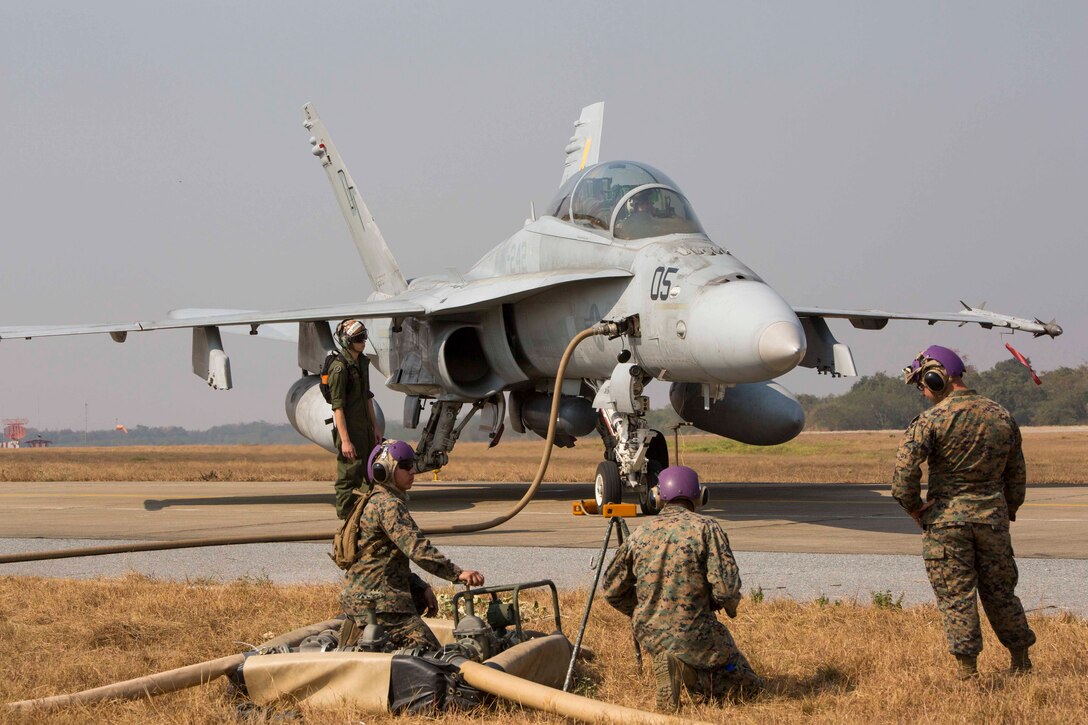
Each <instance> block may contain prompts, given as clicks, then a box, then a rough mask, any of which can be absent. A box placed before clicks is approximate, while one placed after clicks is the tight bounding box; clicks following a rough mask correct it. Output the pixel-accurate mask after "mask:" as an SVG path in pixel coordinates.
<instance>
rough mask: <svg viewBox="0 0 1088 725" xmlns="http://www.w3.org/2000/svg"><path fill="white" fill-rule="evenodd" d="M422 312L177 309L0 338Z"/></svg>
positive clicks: (403, 307) (404, 308)
mask: <svg viewBox="0 0 1088 725" xmlns="http://www.w3.org/2000/svg"><path fill="white" fill-rule="evenodd" d="M425 312H426V309H425V308H424V307H423V306H422V305H420V304H419V303H417V302H413V301H410V300H408V301H405V300H399V299H398V300H378V301H374V302H357V303H352V304H345V305H332V306H329V307H302V308H298V309H288V310H273V311H243V312H239V311H236V310H179V311H178V312H175V313H174V314H175V315H177V316H176V317H168V318H167V319H165V320H155V321H147V322H113V323H111V322H105V323H98V324H90V325H40V326H35V325H22V326H16V327H0V340H7V339H14V338H19V337H23V338H27V339H30V338H32V337H56V336H60V335H93V334H97V333H106V332H108V333H110V334H111V336H113V337H114V339H117V338H118V337H122V338H123V336H124V335H125V334H127V333H129V332H139V331H143V330H176V329H184V328H190V327H221V326H222V327H229V326H232V325H247V326H250V327H253V326H259V325H265V324H273V323H284V322H315V321H320V320H339V319H343V318H345V317H362V318H372V317H407V316H410V315H418V314H423V313H425Z"/></svg>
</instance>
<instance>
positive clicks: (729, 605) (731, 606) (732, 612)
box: [722, 600, 740, 619]
mask: <svg viewBox="0 0 1088 725" xmlns="http://www.w3.org/2000/svg"><path fill="white" fill-rule="evenodd" d="M739 603H740V602H739V600H734V601H732V602H726V603H725V606H724V607H722V609H724V610H725V613H726V614H728V615H729V618H730V619H736V618H737V604H739Z"/></svg>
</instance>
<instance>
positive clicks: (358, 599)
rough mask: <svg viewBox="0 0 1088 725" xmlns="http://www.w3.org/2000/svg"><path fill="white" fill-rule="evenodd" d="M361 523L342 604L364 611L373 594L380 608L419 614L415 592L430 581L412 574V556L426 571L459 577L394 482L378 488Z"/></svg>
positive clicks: (457, 569) (351, 611) (352, 611)
mask: <svg viewBox="0 0 1088 725" xmlns="http://www.w3.org/2000/svg"><path fill="white" fill-rule="evenodd" d="M365 506H366V508H365V509H364V510H363V516H362V518H361V519H360V521H359V559H358V560H357V561H356V562H355V563H354V564H352V565H351V568H350V569H348V571H347V574H346V575H345V576H344V581H345V586H344V589H343V591H342V592H341V593H340V604H341V605H342V606H343V608H344V611H345V612H346V613H347V614H361V613H362V612H363V610H364V609H365V604H364V602H365V601H366V600H367V599H368V598H370V597H373V598H374V600H375V608H376V610H377V611H379V612H391V613H411V614H414V613H416V607H415V606H414V605H413V604H412V592H413V591H419V590H420V589H425V588H426V587H427V585H426V584H425V583H424V582H423V580H422V579H420V578H419V577H418V576H417V575H415V574H413V573H412V571H411V568H410V567H409V565H408V560H409V559H411V560H412V561H414V562H415V563H416V564H418V565H419V566H420V567H421V568H422V569H424V570H425V571H428V572H430V573H431V574H434V575H435V576H437V577H441V578H442V579H448V580H449V581H455V580H456V579H457V577H458V575H460V573H461V568H460V567H459V566H457V565H456V564H453V563H452V562H451V561H450V560H449V559H447V558H446V557H445V556H444V555H443V554H442V553H441V552H440V551H439V550H438V549H436V548H435V547H434V545H433V544H431V542H430V541H429V540H428V539H427V537H426V536H424V535H423V532H422V531H420V530H419V527H418V526H416V522H415V521H414V520H413V519H412V514H411V513H409V511H408V505H407V496H406V495H405V494H403V493H402V492H401V491H398V490H396V489H394V488H392V487H390V486H386V485H378V486H375V487H374V491H373V493H372V494H371V495H370V497H369V501H367V503H366V504H365Z"/></svg>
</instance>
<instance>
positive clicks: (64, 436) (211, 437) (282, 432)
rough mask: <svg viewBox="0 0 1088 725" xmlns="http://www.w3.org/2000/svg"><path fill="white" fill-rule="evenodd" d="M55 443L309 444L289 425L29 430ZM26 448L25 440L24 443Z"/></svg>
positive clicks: (258, 423)
mask: <svg viewBox="0 0 1088 725" xmlns="http://www.w3.org/2000/svg"><path fill="white" fill-rule="evenodd" d="M39 436H40V437H42V438H45V439H46V440H50V441H52V442H53V445H54V446H82V445H88V446H229V445H240V444H261V445H273V444H302V443H309V441H308V440H306V439H305V438H303V437H302V436H300V435H299V434H298V432H297V431H295V429H294V428H292V427H291V426H290V425H289V424H288V423H279V424H274V423H265V422H264V421H256V422H253V423H232V424H229V425H217V426H214V427H212V428H209V429H207V430H187V429H185V428H181V427H179V426H161V427H149V426H145V425H138V426H134V427H132V428H129V429H128V433H125V432H124V431H119V430H91V431H87V432H86V443H84V432H83V431H81V430H71V429H70V428H65V429H63V430H36V429H34V428H28V429H27V437H26V440H28V441H29V440H32V439H34V438H37V437H39ZM24 445H25V441H24Z"/></svg>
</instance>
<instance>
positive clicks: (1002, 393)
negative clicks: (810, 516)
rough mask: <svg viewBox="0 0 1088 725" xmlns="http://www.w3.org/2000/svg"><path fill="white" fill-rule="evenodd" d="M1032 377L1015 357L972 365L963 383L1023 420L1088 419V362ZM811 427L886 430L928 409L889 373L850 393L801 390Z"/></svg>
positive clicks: (1077, 421) (1075, 422) (1068, 422)
mask: <svg viewBox="0 0 1088 725" xmlns="http://www.w3.org/2000/svg"><path fill="white" fill-rule="evenodd" d="M1039 377H1040V378H1041V379H1042V381H1043V385H1036V384H1035V383H1034V382H1032V380H1031V377H1030V376H1029V375H1028V371H1027V369H1026V368H1024V366H1023V365H1021V364H1020V363H1018V362H1017V361H1015V360H1004V361H1002V362H1000V363H998V364H997V365H995V366H994V367H993V368H991V369H990V370H986V371H983V372H978V371H977V370H975V369H974V368H971V367H968V371H967V374H966V375H965V376H964V382H965V383H966V384H967V385H968V386H969V387H971V388H974V389H975V390H977V391H978V392H980V393H982V394H983V395H986V396H988V397H990V398H993V399H994V400H996V401H997V402H998V403H1001V404H1002V405H1004V406H1005V407H1006V408H1008V409H1009V411H1010V412H1011V413H1012V414H1013V417H1015V418H1016V421H1017V422H1018V423H1019V424H1020V425H1022V426H1025V425H1086V424H1088V365H1081V366H1080V367H1077V368H1058V369H1057V370H1052V371H1050V372H1048V373H1042V374H1040V375H1039ZM798 400H800V401H801V405H802V406H804V408H805V416H806V418H807V424H806V427H807V428H808V429H810V430H886V429H901V428H906V426H907V425H908V424H909V423H910V421H911V419H912V418H914V416H916V415H918V413H920V412H922V411H923V410H924V409H925V408H926V403H925V401H924V400H923V399H922V396H921V395H920V394H919V393H918V391H917V390H916V389H914V388H913V387H911V386H909V385H904V384H903V381H902V379H900V378H893V377H890V376H888V375H885V374H884V373H877V374H876V375H867V376H865V377H862V378H860V379H859V380H858V382H857V383H855V384H854V387H852V388H851V389H850V391H849V392H848V393H844V394H843V395H829V396H827V397H823V398H818V397H816V396H814V395H800V396H798Z"/></svg>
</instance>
